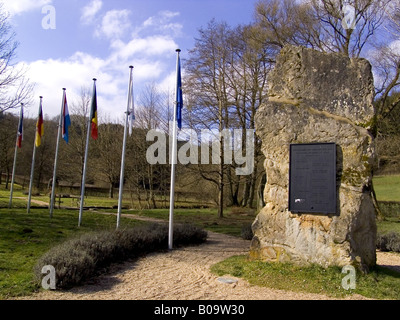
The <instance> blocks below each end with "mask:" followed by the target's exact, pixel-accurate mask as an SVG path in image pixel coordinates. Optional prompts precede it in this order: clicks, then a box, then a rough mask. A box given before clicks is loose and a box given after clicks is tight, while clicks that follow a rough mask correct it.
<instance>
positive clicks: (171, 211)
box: [168, 49, 181, 250]
mask: <svg viewBox="0 0 400 320" xmlns="http://www.w3.org/2000/svg"><path fill="white" fill-rule="evenodd" d="M176 52H177V62H176V74H177V77H178V72H179V69H178V68H179V53H180V52H181V50H180V49H177V50H176ZM176 83H177V88H176V92H178V89H179V88H178V81H177V82H176ZM177 109H178V97H176V101H175V103H174V122H173V129H172V157H171V158H172V159H171V160H172V163H171V194H170V203H169V235H168V249H169V250H172V249H173V241H174V206H175V171H176V163H177V153H178V150H177V149H178V146H177V135H178V133H177V117H176V114H177Z"/></svg>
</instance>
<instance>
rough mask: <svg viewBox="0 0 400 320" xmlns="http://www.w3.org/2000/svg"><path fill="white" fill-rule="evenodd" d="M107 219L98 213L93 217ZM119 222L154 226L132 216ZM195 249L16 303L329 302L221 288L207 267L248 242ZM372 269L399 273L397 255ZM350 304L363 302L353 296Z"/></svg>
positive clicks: (213, 239)
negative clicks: (58, 301)
mask: <svg viewBox="0 0 400 320" xmlns="http://www.w3.org/2000/svg"><path fill="white" fill-rule="evenodd" d="M98 213H102V214H108V213H104V212H98ZM123 216H125V217H128V218H131V219H138V220H145V221H152V222H160V221H159V220H157V219H151V218H148V217H140V216H137V215H133V214H124V215H123ZM208 235H209V236H208V240H207V242H206V243H204V244H202V245H200V246H192V247H187V248H182V249H177V250H173V251H171V252H168V253H155V254H150V255H147V256H146V257H143V258H141V259H138V260H136V261H128V262H125V263H123V264H120V265H115V266H113V267H112V268H111V270H110V272H109V273H107V274H104V275H102V276H100V277H98V278H96V279H95V280H93V281H92V282H91V283H88V284H86V285H83V286H81V287H77V288H74V289H72V290H68V291H43V292H40V293H37V294H34V295H32V296H29V297H24V298H22V300H330V299H332V298H330V297H328V296H325V295H320V294H311V293H298V292H290V291H283V290H276V289H270V288H265V287H258V286H253V285H250V284H249V283H248V282H247V281H245V280H242V279H238V278H234V277H231V276H226V277H223V278H228V279H229V280H234V281H235V282H234V283H231V284H227V283H224V282H221V281H220V278H219V277H218V276H216V275H214V274H212V273H211V272H210V267H211V266H212V265H213V264H215V263H218V262H220V261H222V260H225V259H227V258H229V257H231V256H235V255H243V254H247V253H248V252H249V247H250V241H247V240H243V239H240V238H237V237H232V236H228V235H223V234H218V233H213V232H208ZM378 264H379V265H384V266H387V267H391V268H394V269H396V270H398V271H399V272H400V255H399V254H391V253H383V252H378ZM348 299H351V300H361V299H366V298H365V297H363V296H360V295H353V296H351V297H350V298H348Z"/></svg>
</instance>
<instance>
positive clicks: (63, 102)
mask: <svg viewBox="0 0 400 320" xmlns="http://www.w3.org/2000/svg"><path fill="white" fill-rule="evenodd" d="M66 90H67V89H65V88H63V100H62V103H61V113H60V120H59V122H58V133H57V145H56V155H55V160H54V169H53V181H52V186H51V200H50V219H51V218H53V211H54V199H55V192H56V178H57V162H58V151H59V149H60V137H61V129H62V121H63V111H64V105H65V95H66Z"/></svg>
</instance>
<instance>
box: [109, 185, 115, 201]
mask: <svg viewBox="0 0 400 320" xmlns="http://www.w3.org/2000/svg"><path fill="white" fill-rule="evenodd" d="M108 195H109V197H110V199H114V184H113V183H112V182H110V188H109V193H108Z"/></svg>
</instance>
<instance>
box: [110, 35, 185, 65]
mask: <svg viewBox="0 0 400 320" xmlns="http://www.w3.org/2000/svg"><path fill="white" fill-rule="evenodd" d="M111 48H113V50H115V55H116V58H120V59H127V58H129V57H131V56H133V55H135V54H140V55H141V56H146V57H149V56H162V55H164V54H166V53H168V52H173V50H175V49H176V48H177V44H176V43H175V41H174V40H172V39H171V38H169V37H165V36H160V35H155V36H149V37H145V38H134V39H132V40H131V41H130V42H128V43H124V42H123V41H121V40H116V41H113V42H112V44H111Z"/></svg>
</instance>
